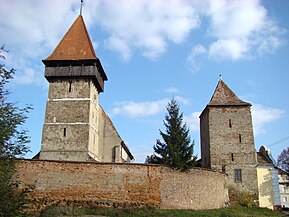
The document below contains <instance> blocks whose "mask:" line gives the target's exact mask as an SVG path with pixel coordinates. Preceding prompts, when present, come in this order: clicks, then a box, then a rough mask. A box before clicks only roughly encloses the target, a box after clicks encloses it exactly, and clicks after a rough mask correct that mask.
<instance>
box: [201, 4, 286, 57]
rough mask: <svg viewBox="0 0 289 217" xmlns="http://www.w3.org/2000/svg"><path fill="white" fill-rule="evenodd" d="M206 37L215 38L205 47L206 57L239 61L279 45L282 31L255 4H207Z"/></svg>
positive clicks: (263, 9)
mask: <svg viewBox="0 0 289 217" xmlns="http://www.w3.org/2000/svg"><path fill="white" fill-rule="evenodd" d="M206 13H207V16H209V17H210V19H211V22H210V24H209V29H208V34H209V35H210V36H212V37H215V38H216V41H214V42H213V43H211V44H210V46H209V57H211V58H217V59H231V60H239V59H243V58H246V56H247V55H252V54H254V53H256V52H258V53H259V54H263V53H266V52H271V51H272V50H275V49H276V48H278V47H279V46H280V45H281V44H282V41H283V40H282V38H281V37H280V35H282V33H284V31H285V30H284V29H282V28H280V27H278V25H277V24H276V23H275V22H274V20H272V19H271V18H269V17H268V13H267V10H266V9H265V8H264V6H263V5H262V4H261V2H260V1H258V0H244V1H227V0H220V1H209V6H208V10H207V11H206Z"/></svg>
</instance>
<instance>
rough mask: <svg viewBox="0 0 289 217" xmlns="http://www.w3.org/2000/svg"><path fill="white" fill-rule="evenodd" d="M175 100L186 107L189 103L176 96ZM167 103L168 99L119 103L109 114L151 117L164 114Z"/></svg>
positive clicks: (187, 100)
mask: <svg viewBox="0 0 289 217" xmlns="http://www.w3.org/2000/svg"><path fill="white" fill-rule="evenodd" d="M175 99H176V100H177V101H178V103H180V104H183V105H188V104H189V103H190V100H189V99H186V98H183V97H180V96H176V97H175ZM168 102H170V99H169V98H164V99H161V100H156V101H145V102H134V101H129V102H119V103H117V104H116V106H115V107H114V108H113V109H112V112H111V114H112V115H126V116H129V117H131V118H137V117H147V116H153V115H157V114H159V113H165V111H166V106H167V104H168Z"/></svg>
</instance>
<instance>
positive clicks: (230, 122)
mask: <svg viewBox="0 0 289 217" xmlns="http://www.w3.org/2000/svg"><path fill="white" fill-rule="evenodd" d="M229 127H230V128H232V121H231V119H229Z"/></svg>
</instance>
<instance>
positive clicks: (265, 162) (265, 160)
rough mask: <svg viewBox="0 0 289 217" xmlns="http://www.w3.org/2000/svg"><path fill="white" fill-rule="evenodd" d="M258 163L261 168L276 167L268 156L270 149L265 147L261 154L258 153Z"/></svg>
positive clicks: (261, 148) (262, 147)
mask: <svg viewBox="0 0 289 217" xmlns="http://www.w3.org/2000/svg"><path fill="white" fill-rule="evenodd" d="M257 162H258V165H260V166H273V167H274V166H275V165H274V162H273V161H272V159H271V158H270V156H269V154H268V148H266V147H265V146H261V147H260V149H259V152H257Z"/></svg>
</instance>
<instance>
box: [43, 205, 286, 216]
mask: <svg viewBox="0 0 289 217" xmlns="http://www.w3.org/2000/svg"><path fill="white" fill-rule="evenodd" d="M83 215H101V216H110V217H190V216H192V217H193V216H196V217H212V216H214V217H266V216H267V217H284V216H286V215H285V214H284V213H282V212H279V211H272V210H269V209H266V208H256V207H254V208H247V207H242V206H235V207H230V208H222V209H215V210H161V209H152V208H146V209H115V208H76V207H49V208H47V209H46V210H44V211H43V212H42V213H41V215H40V217H59V216H83Z"/></svg>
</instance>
